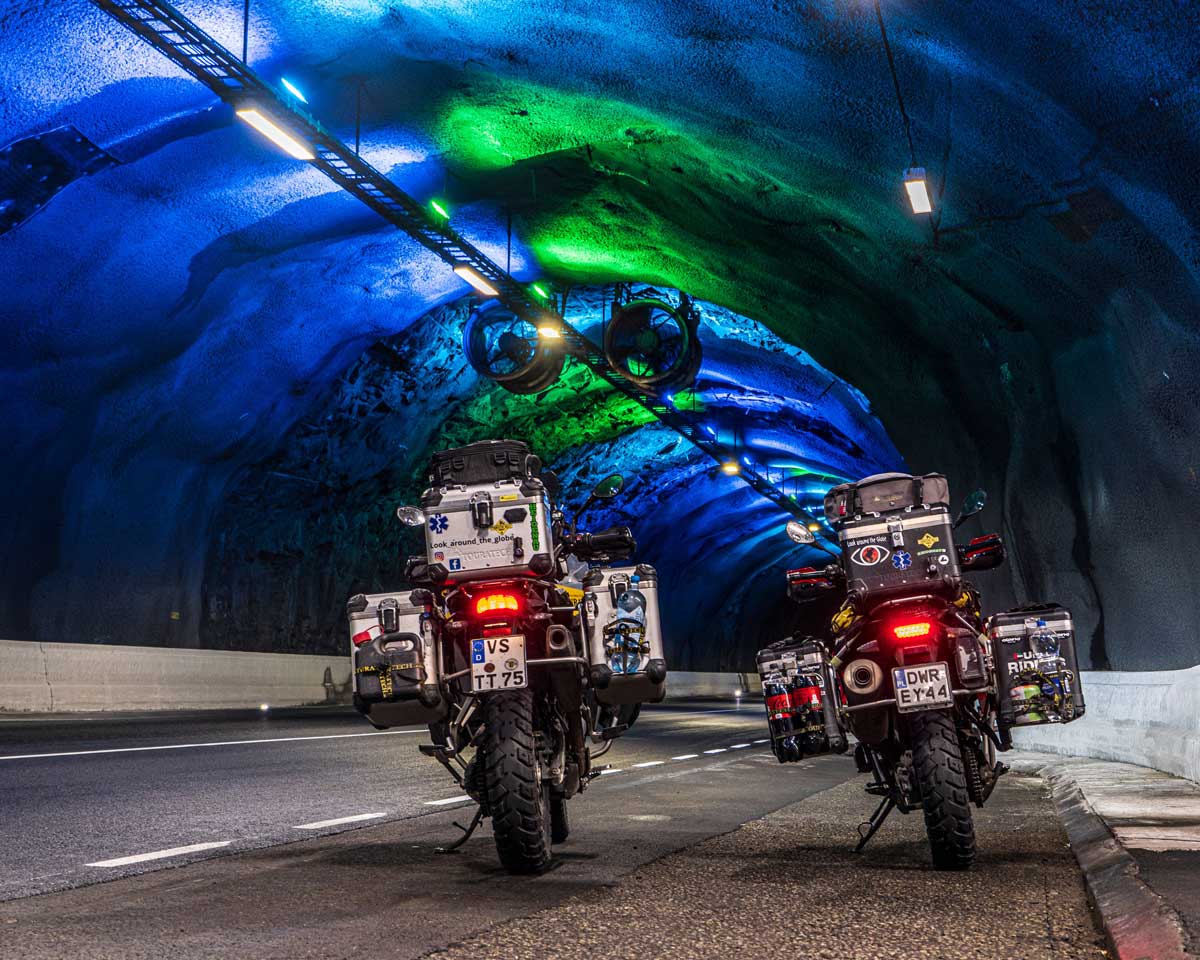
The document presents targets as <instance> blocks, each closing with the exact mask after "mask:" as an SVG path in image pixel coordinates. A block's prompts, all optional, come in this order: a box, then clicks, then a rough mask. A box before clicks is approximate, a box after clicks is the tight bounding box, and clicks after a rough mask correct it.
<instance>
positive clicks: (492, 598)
mask: <svg viewBox="0 0 1200 960" xmlns="http://www.w3.org/2000/svg"><path fill="white" fill-rule="evenodd" d="M519 609H520V605H519V604H518V603H517V598H516V597H515V596H513V595H512V594H511V593H488V594H484V595H483V596H482V597H480V598H479V599H478V600H476V601H475V612H476V613H477V614H480V613H496V612H497V611H500V610H511V611H513V612H514V613H515V612H516V611H517V610H519Z"/></svg>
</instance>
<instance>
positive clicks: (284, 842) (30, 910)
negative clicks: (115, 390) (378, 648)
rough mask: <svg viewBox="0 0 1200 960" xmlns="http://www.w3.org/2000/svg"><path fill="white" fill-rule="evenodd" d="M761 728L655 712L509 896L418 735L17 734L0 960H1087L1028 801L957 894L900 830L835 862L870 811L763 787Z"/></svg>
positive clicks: (253, 723) (280, 721) (1068, 861)
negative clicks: (550, 862)
mask: <svg viewBox="0 0 1200 960" xmlns="http://www.w3.org/2000/svg"><path fill="white" fill-rule="evenodd" d="M764 727H765V724H764V723H763V720H762V715H761V712H760V708H759V707H758V705H757V704H747V705H746V706H744V707H742V708H740V709H736V708H733V707H730V706H726V705H719V704H711V705H668V706H664V707H657V708H653V709H648V710H647V711H645V713H644V714H643V717H642V718H641V719H640V720H639V722H638V724H637V725H636V726H635V727H634V728H633V730H631V731H630V732H629V733H628V734H627V735H626V736H625V737H624V738H622V739H621V740H620V741H618V743H617V744H616V745H615V746H614V748H613V750H612V751H611V752H610V754H609V755H608V757H606V758H605V762H610V763H611V764H612V770H613V771H614V772H612V773H609V774H606V775H604V776H602V777H601V778H600V779H599V780H597V781H596V782H594V783H593V784H592V786H591V787H590V788H589V789H588V791H587V792H586V793H585V794H584V795H583V796H582V797H579V798H577V799H576V800H573V801H572V803H571V807H570V812H571V817H572V827H573V832H572V835H571V837H570V839H569V840H568V841H567V842H566V843H565V844H562V845H561V846H558V847H556V848H555V850H556V862H555V866H554V868H553V869H552V870H550V871H549V872H548V873H547V874H546V875H545V876H542V877H537V878H510V877H508V876H507V875H506V874H504V873H503V871H502V870H501V869H500V867H499V864H498V862H497V860H496V856H495V849H494V846H493V843H492V839H491V835H490V831H489V830H488V825H487V824H486V823H485V824H484V826H483V827H482V828H481V829H480V831H479V832H478V833H477V834H476V835H475V837H474V838H473V839H472V840H470V841H469V842H468V843H467V844H466V845H465V846H464V847H463V848H462V849H461V850H460V851H459V852H457V853H455V854H451V855H440V854H438V853H437V852H436V848H437V847H438V846H440V845H443V844H445V843H447V842H448V841H450V840H453V839H454V838H455V837H456V835H457V834H458V830H457V828H456V827H455V826H454V825H453V822H454V821H456V820H457V821H459V822H465V821H466V819H467V818H468V817H469V815H470V813H471V808H470V805H469V804H468V803H467V802H466V801H465V800H464V799H462V797H461V793H460V792H459V791H457V790H456V789H455V788H454V785H453V784H452V783H450V782H449V780H448V777H446V776H445V774H444V773H443V772H442V771H441V769H440V768H439V767H438V766H437V765H436V763H434V762H433V761H431V760H429V759H427V758H425V757H422V756H421V755H420V754H419V753H418V752H417V744H418V743H419V742H421V741H422V736H421V734H422V733H423V732H424V731H423V730H422V731H418V730H400V731H388V733H387V735H384V736H375V735H372V734H374V733H375V731H372V730H371V729H370V728H369V727H366V726H365V725H364V724H363V722H362V721H361V719H360V718H358V717H357V716H355V715H353V714H348V713H345V712H341V711H329V710H297V711H272V712H271V713H268V714H266V715H265V716H259V715H249V714H247V715H242V716H236V717H230V716H228V715H226V716H214V715H204V714H197V715H194V716H173V717H131V718H121V719H112V718H95V719H88V720H84V719H80V720H74V719H73V720H56V721H53V722H41V721H37V720H35V719H33V718H30V719H29V721H25V720H19V719H17V718H10V719H7V720H4V721H0V804H3V809H4V811H5V818H4V822H3V828H2V829H3V834H4V835H3V850H4V856H3V857H2V858H0V897H2V898H3V899H4V900H5V902H2V903H0V943H2V944H3V945H4V946H3V950H2V951H0V954H2V955H3V956H4V958H5V960H18V958H48V957H62V956H81V955H86V956H89V957H114V958H117V957H120V958H130V957H139V958H140V957H147V958H148V957H171V958H172V960H180V958H188V957H241V956H254V957H256V958H258V957H262V958H271V957H280V958H283V957H288V958H299V957H343V956H364V957H374V956H378V957H419V956H422V955H424V954H427V953H429V952H431V951H435V950H448V951H449V952H450V955H451V956H459V955H461V956H468V955H469V956H473V957H480V956H486V957H507V956H512V957H531V958H532V957H538V958H550V957H564V958H566V957H575V956H579V957H585V956H587V957H594V956H595V955H597V954H596V951H597V949H600V948H599V947H598V945H599V944H603V952H604V955H605V956H611V957H614V958H615V957H625V956H628V957H635V956H636V957H658V956H663V957H666V956H670V957H672V958H675V960H678V958H680V957H701V956H713V957H716V956H722V957H725V956H732V955H740V954H742V953H745V954H747V955H749V954H750V953H753V954H754V955H756V956H761V957H771V956H777V955H778V956H788V957H789V958H790V957H794V956H796V955H797V950H798V949H799V950H801V951H802V952H803V951H804V950H808V951H809V953H808V954H807V955H812V956H837V957H839V958H855V957H874V956H889V957H890V956H897V957H899V956H938V957H958V956H962V957H987V958H991V957H1016V956H1020V957H1041V956H1046V957H1051V956H1053V957H1062V958H1075V957H1099V956H1101V953H1100V951H1099V937H1098V934H1097V933H1096V930H1095V928H1094V925H1093V923H1092V919H1091V916H1090V914H1089V911H1088V907H1087V903H1086V898H1085V896H1084V893H1083V888H1082V883H1081V881H1080V878H1079V876H1078V872H1077V869H1076V867H1075V863H1074V859H1073V857H1072V855H1071V853H1070V850H1069V849H1068V848H1067V846H1066V844H1065V839H1064V836H1063V833H1062V828H1061V826H1060V825H1059V823H1058V821H1057V819H1056V816H1055V814H1054V812H1053V810H1052V808H1051V806H1050V804H1049V803H1048V801H1047V800H1046V799H1045V796H1044V791H1043V790H1042V789H1041V785H1040V783H1039V782H1038V781H1036V780H1033V779H1028V778H1025V779H1022V778H1016V777H1013V778H1010V779H1009V781H1008V782H1006V783H1005V784H1004V786H1003V788H1002V789H1000V790H998V791H997V795H996V796H995V797H994V798H993V802H992V804H990V805H989V807H988V809H987V810H986V811H984V812H983V813H981V814H980V815H979V817H978V820H979V827H980V848H981V855H980V864H979V866H978V867H977V868H976V870H974V871H972V872H971V873H970V874H967V875H965V876H964V875H960V874H950V875H947V874H938V873H934V872H933V871H932V870H930V869H929V867H928V865H927V860H928V856H927V853H926V850H925V848H924V844H923V840H922V836H921V832H920V821H919V819H918V818H916V817H908V818H903V819H902V818H899V817H896V818H894V819H893V821H892V822H890V823H889V824H888V825H887V827H885V829H884V831H883V832H882V833H881V835H880V836H879V837H877V838H876V840H875V841H874V842H873V844H872V846H871V847H870V848H868V851H867V853H866V854H865V855H863V856H855V855H854V854H852V853H851V849H852V846H853V839H854V826H855V825H856V823H857V822H858V821H859V820H860V819H862V818H863V817H865V816H866V814H867V813H869V811H870V807H871V802H870V800H869V798H868V797H866V796H865V795H864V794H863V793H862V790H861V782H860V781H859V780H858V779H857V778H855V777H854V770H853V763H852V761H850V760H849V759H848V758H845V757H827V758H819V759H814V760H811V761H806V762H805V763H803V764H798V765H791V766H789V767H786V768H781V767H780V766H779V765H778V764H777V763H776V762H775V761H774V759H773V757H772V756H771V754H770V752H769V749H768V748H767V746H766V744H765V742H763V740H762V733H763V732H764ZM852 780H853V782H851V781H852ZM764 818H765V819H764ZM964 917H966V918H967V922H966V923H965V925H964V921H963V918H964ZM889 945H890V946H889ZM826 947H827V948H828V952H825V948H826ZM926 947H936V949H934V950H932V952H920V951H922V950H924V949H925V948H926Z"/></svg>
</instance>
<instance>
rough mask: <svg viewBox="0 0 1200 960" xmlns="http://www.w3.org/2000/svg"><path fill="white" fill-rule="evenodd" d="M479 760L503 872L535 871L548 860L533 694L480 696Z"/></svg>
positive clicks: (546, 800)
mask: <svg viewBox="0 0 1200 960" xmlns="http://www.w3.org/2000/svg"><path fill="white" fill-rule="evenodd" d="M484 724H485V734H484V762H485V775H484V776H485V780H486V782H487V795H488V810H489V811H490V813H491V815H492V831H493V833H494V834H495V837H496V852H497V853H498V854H499V855H500V862H501V863H502V864H503V865H504V868H505V869H506V870H508V872H509V873H541V872H542V871H543V870H545V869H546V866H547V865H548V864H549V863H550V810H551V806H552V805H551V802H550V790H549V784H548V783H547V784H543V783H542V779H541V775H540V772H539V769H538V755H537V738H536V736H535V735H534V734H535V728H534V719H533V693H532V692H531V691H529V690H515V691H511V692H506V693H493V694H490V695H488V697H487V698H486V699H485V700H484Z"/></svg>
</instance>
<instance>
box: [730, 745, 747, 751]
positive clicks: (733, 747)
mask: <svg viewBox="0 0 1200 960" xmlns="http://www.w3.org/2000/svg"><path fill="white" fill-rule="evenodd" d="M748 746H750V744H748V743H735V744H733V745H732V746H730V748H729V749H730V750H745V749H746V747H748Z"/></svg>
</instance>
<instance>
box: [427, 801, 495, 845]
mask: <svg viewBox="0 0 1200 960" xmlns="http://www.w3.org/2000/svg"><path fill="white" fill-rule="evenodd" d="M481 820H483V807H480V808H479V809H478V810H476V811H475V819H473V820H472V821H471V825H470V826H469V827H464V826H463V825H462V824H461V823H459V822H458V821H457V820H455V821H454V826H456V827H458V829H459V830H461V831H462V832H463V835H462V836H461V837H459V838H458V839H457V840H455V841H454V842H453V843H452V844H450V845H449V846H446V847H437V848H436V852H437V853H453V852H454V851H455V850H457V849H458V848H459V847H461V846H462V845H463V844H464V843H466V842H467V841H468V840H470V839H471V834H473V833H474V832H475V828H476V827H478V826H479V823H480V821H481Z"/></svg>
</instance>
